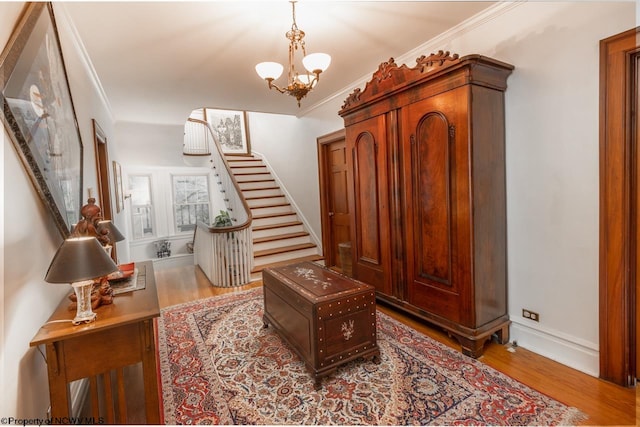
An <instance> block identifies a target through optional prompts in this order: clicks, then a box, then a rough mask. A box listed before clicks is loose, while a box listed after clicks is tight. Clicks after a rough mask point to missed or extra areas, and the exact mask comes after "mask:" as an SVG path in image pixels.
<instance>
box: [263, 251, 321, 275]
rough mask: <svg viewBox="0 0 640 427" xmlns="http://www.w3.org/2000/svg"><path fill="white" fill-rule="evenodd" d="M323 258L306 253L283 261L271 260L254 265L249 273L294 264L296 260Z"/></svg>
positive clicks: (317, 259)
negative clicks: (270, 261) (267, 262)
mask: <svg viewBox="0 0 640 427" xmlns="http://www.w3.org/2000/svg"><path fill="white" fill-rule="evenodd" d="M322 259H324V257H323V256H322V255H308V256H305V257H300V258H292V259H288V260H285V261H278V262H272V263H269V264H264V265H256V266H254V267H253V270H251V273H259V272H261V271H262V270H264V269H265V268H274V267H281V266H283V265H288V264H295V263H298V262H303V261H319V260H322Z"/></svg>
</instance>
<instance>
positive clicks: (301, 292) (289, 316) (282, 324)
mask: <svg viewBox="0 0 640 427" xmlns="http://www.w3.org/2000/svg"><path fill="white" fill-rule="evenodd" d="M262 278H263V283H264V286H263V289H264V319H263V320H264V325H265V327H267V326H268V325H272V326H273V327H274V328H275V329H276V331H277V332H278V333H279V334H280V336H281V337H282V338H283V339H284V340H285V341H287V343H288V344H289V345H290V346H291V348H292V349H293V350H294V351H295V352H296V353H298V355H299V356H300V357H301V358H302V359H303V360H304V361H305V363H306V365H307V367H308V369H309V370H310V371H311V373H312V375H313V377H314V379H315V386H316V388H319V387H320V384H321V380H322V378H323V377H325V376H327V375H329V374H330V373H332V372H333V371H335V370H336V369H337V367H338V366H340V365H342V364H344V363H346V362H349V361H352V360H355V359H357V358H359V357H372V358H374V359H375V358H377V356H379V354H380V350H379V348H378V346H377V343H376V302H375V289H374V288H373V286H370V285H367V284H365V283H362V282H359V281H357V280H353V279H351V278H349V277H347V276H344V275H342V274H339V273H336V272H334V271H332V270H329V269H327V268H324V267H322V266H320V265H317V264H314V263H311V262H302V263H297V264H290V265H287V266H284V267H277V268H267V269H265V270H263V272H262Z"/></svg>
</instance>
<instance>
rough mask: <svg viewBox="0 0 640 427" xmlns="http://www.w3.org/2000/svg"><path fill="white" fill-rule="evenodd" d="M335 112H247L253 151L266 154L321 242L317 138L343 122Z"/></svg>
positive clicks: (317, 240)
mask: <svg viewBox="0 0 640 427" xmlns="http://www.w3.org/2000/svg"><path fill="white" fill-rule="evenodd" d="M273 96H278V94H273ZM334 115H335V117H333V118H328V119H327V118H323V119H317V118H312V117H310V118H306V117H305V118H302V119H299V118H296V117H294V116H286V115H279V114H264V113H249V114H248V115H247V116H248V117H247V122H248V125H249V133H250V138H251V149H252V151H255V152H257V153H259V154H261V155H263V156H264V158H265V161H266V162H267V163H268V164H269V166H270V167H271V168H272V169H273V173H274V174H275V175H276V177H277V179H278V180H279V181H280V182H281V183H282V185H283V186H284V188H285V190H286V191H287V193H288V194H289V195H291V197H292V200H293V203H294V204H295V205H296V206H297V208H299V210H300V214H301V215H302V217H303V219H304V220H305V223H307V224H308V226H309V227H310V230H309V231H310V232H311V233H312V235H313V236H314V239H315V240H316V243H318V244H319V245H320V244H321V243H322V230H321V227H320V191H319V176H318V150H317V143H316V138H317V137H318V136H321V135H324V134H327V133H330V132H333V131H335V130H338V129H340V128H341V127H343V126H344V125H343V124H342V119H341V118H340V117H339V116H338V115H337V112H336V113H334Z"/></svg>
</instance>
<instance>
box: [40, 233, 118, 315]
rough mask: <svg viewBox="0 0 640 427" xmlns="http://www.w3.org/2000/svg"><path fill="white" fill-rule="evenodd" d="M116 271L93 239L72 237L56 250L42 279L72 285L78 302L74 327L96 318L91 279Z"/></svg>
mask: <svg viewBox="0 0 640 427" xmlns="http://www.w3.org/2000/svg"><path fill="white" fill-rule="evenodd" d="M115 271H118V267H117V266H116V264H115V263H114V262H113V260H112V259H111V257H109V255H107V252H106V251H105V250H104V248H103V246H102V245H101V244H100V243H99V242H98V240H97V239H96V238H95V237H91V236H84V237H72V238H69V239H66V240H65V241H64V242H62V245H60V247H59V248H58V251H57V252H56V254H55V255H54V257H53V260H52V261H51V265H49V270H48V271H47V275H46V276H45V279H44V280H46V281H47V282H49V283H70V284H71V286H72V287H73V290H74V292H75V294H76V298H77V300H78V306H77V309H76V317H75V318H74V319H73V324H74V325H79V324H80V323H89V322H91V321H93V320H94V319H95V318H96V314H95V313H94V312H93V310H91V291H92V290H93V281H94V279H96V278H100V277H104V276H106V275H108V274H109V273H113V272H115Z"/></svg>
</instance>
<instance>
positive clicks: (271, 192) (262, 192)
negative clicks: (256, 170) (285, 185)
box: [242, 188, 282, 197]
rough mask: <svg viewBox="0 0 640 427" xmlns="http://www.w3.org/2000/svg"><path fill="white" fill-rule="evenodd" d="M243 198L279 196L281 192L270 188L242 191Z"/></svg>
mask: <svg viewBox="0 0 640 427" xmlns="http://www.w3.org/2000/svg"><path fill="white" fill-rule="evenodd" d="M242 194H243V195H244V197H266V196H281V195H282V191H280V189H279V188H270V189H268V190H260V189H258V190H243V191H242Z"/></svg>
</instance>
